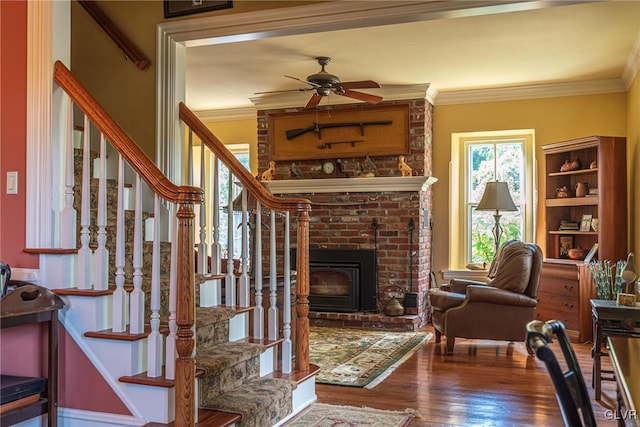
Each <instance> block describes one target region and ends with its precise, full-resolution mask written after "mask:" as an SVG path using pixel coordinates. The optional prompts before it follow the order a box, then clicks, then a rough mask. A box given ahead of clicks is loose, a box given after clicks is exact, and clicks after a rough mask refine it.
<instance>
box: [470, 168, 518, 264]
mask: <svg viewBox="0 0 640 427" xmlns="http://www.w3.org/2000/svg"><path fill="white" fill-rule="evenodd" d="M476 210H477V211H495V213H494V214H493V218H494V221H495V223H494V225H493V230H492V231H493V238H494V240H495V252H494V256H495V254H497V253H498V247H499V246H500V237H501V236H502V226H501V225H500V217H501V216H502V215H500V211H517V210H518V208H517V207H516V205H515V203H513V199H512V198H511V193H509V186H508V185H507V183H506V182H499V181H489V182H487V186H486V187H485V189H484V193H483V194H482V198H481V199H480V202H479V203H478V206H477V207H476Z"/></svg>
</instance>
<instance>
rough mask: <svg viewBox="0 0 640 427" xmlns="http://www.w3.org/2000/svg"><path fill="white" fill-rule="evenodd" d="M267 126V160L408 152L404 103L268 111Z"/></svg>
mask: <svg viewBox="0 0 640 427" xmlns="http://www.w3.org/2000/svg"><path fill="white" fill-rule="evenodd" d="M268 125H269V153H270V160H307V159H329V158H331V159H335V158H347V157H364V156H366V155H367V154H368V155H369V156H393V155H400V154H406V153H408V152H409V104H408V103H402V104H391V105H380V106H373V107H354V108H344V109H335V110H329V111H321V112H316V110H310V111H303V112H298V113H283V114H272V115H270V116H269V123H268ZM316 125H318V126H316ZM323 125H324V126H323ZM303 130H306V132H302V131H303Z"/></svg>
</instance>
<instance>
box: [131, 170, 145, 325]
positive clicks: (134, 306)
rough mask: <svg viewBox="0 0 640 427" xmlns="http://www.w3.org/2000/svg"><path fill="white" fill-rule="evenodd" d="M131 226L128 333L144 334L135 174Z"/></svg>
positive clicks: (139, 211)
mask: <svg viewBox="0 0 640 427" xmlns="http://www.w3.org/2000/svg"><path fill="white" fill-rule="evenodd" d="M134 218H135V220H134V226H133V291H132V292H131V297H130V298H131V314H130V319H131V320H130V325H129V332H131V333H132V334H141V333H142V332H144V292H142V181H141V180H140V175H138V174H136V209H135V213H134Z"/></svg>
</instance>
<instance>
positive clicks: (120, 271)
mask: <svg viewBox="0 0 640 427" xmlns="http://www.w3.org/2000/svg"><path fill="white" fill-rule="evenodd" d="M115 265H116V275H115V282H116V290H115V291H114V292H113V331H114V332H124V331H125V329H126V327H127V322H126V311H125V310H126V308H125V302H126V296H127V294H126V292H125V290H124V160H123V159H122V154H119V155H118V208H117V211H116V257H115Z"/></svg>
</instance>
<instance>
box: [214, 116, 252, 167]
mask: <svg viewBox="0 0 640 427" xmlns="http://www.w3.org/2000/svg"><path fill="white" fill-rule="evenodd" d="M205 124H206V125H207V127H208V128H209V130H211V132H213V134H214V135H215V136H216V137H217V138H218V139H219V140H220V141H221V142H222V143H223V144H225V145H230V144H249V147H250V149H249V150H250V154H249V157H250V162H251V174H252V175H253V176H257V175H258V130H257V129H258V128H257V122H256V120H255V119H249V120H233V121H227V122H207V123H205Z"/></svg>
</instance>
